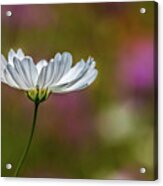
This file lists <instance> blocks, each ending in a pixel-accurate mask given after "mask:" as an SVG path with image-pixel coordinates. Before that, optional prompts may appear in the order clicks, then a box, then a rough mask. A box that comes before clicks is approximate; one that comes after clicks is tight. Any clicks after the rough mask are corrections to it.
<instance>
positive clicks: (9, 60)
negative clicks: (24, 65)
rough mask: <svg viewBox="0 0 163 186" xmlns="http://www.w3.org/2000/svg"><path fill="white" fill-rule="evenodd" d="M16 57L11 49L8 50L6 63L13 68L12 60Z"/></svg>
mask: <svg viewBox="0 0 163 186" xmlns="http://www.w3.org/2000/svg"><path fill="white" fill-rule="evenodd" d="M15 56H16V53H15V51H14V50H13V49H10V51H9V53H8V62H9V64H10V65H12V66H13V58H14V57H15Z"/></svg>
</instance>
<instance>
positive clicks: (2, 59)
mask: <svg viewBox="0 0 163 186" xmlns="http://www.w3.org/2000/svg"><path fill="white" fill-rule="evenodd" d="M6 65H7V61H6V59H5V57H4V56H3V55H2V54H1V70H3V69H4V68H6Z"/></svg>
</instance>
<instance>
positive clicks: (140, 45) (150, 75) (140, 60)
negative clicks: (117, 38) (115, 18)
mask: <svg viewBox="0 0 163 186" xmlns="http://www.w3.org/2000/svg"><path fill="white" fill-rule="evenodd" d="M118 60H119V63H118V72H117V74H118V81H119V82H120V84H121V86H122V87H123V88H125V89H127V90H132V89H133V90H137V89H139V90H145V89H150V88H152V87H153V85H154V63H155V61H154V43H153V40H152V39H145V38H143V39H135V40H133V41H131V42H127V43H126V44H125V45H124V46H123V47H122V49H121V51H120V54H119V58H118Z"/></svg>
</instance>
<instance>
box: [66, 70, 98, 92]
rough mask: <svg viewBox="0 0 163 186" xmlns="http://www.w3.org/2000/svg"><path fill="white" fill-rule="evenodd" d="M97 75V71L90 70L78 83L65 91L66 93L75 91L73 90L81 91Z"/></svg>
mask: <svg viewBox="0 0 163 186" xmlns="http://www.w3.org/2000/svg"><path fill="white" fill-rule="evenodd" d="M97 74H98V71H97V70H96V69H94V70H92V71H91V72H89V73H88V74H87V76H85V77H84V78H82V79H81V80H80V81H78V82H77V83H75V84H74V85H72V86H70V87H69V88H67V89H66V91H75V90H81V89H84V88H86V87H87V86H89V85H90V84H91V83H93V81H94V80H95V79H96V77H97Z"/></svg>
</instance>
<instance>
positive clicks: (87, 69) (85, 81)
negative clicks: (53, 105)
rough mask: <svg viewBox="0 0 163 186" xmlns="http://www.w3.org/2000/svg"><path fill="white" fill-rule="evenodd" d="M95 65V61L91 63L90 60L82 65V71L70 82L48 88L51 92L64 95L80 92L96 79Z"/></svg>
mask: <svg viewBox="0 0 163 186" xmlns="http://www.w3.org/2000/svg"><path fill="white" fill-rule="evenodd" d="M95 64H96V63H95V61H92V59H91V60H88V61H87V63H86V64H85V65H84V68H83V69H82V71H81V72H80V73H79V74H78V76H77V77H76V78H75V79H73V80H72V81H71V82H69V83H65V84H59V85H55V86H53V87H49V89H50V90H51V91H52V92H59V93H62V92H63V93H64V92H71V91H76V90H81V89H83V88H85V87H87V86H89V85H90V84H91V83H92V82H93V81H94V80H95V79H96V77H97V74H98V72H97V70H96V69H95V68H94V67H95ZM74 75H75V73H74Z"/></svg>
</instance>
